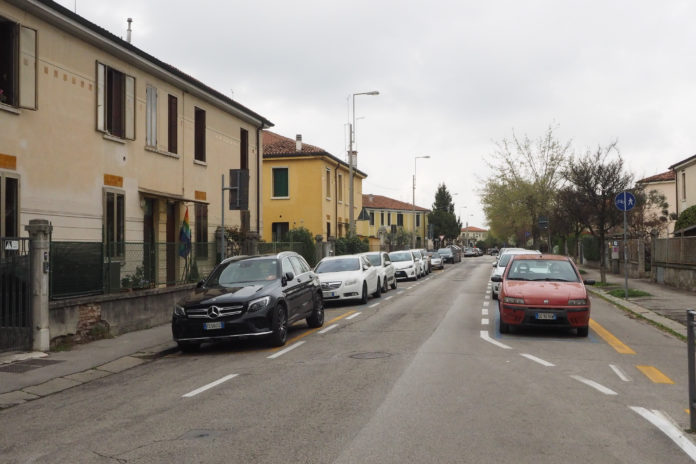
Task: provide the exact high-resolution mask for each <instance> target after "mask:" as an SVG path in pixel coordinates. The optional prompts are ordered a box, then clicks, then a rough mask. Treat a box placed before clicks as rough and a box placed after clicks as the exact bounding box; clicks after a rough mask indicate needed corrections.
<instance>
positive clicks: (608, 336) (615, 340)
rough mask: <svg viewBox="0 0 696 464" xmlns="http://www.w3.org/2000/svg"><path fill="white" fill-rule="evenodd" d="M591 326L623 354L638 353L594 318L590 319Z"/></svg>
mask: <svg viewBox="0 0 696 464" xmlns="http://www.w3.org/2000/svg"><path fill="white" fill-rule="evenodd" d="M590 327H592V330H594V331H595V332H597V335H599V336H600V337H602V338H603V339H604V341H605V342H607V343H608V344H609V345H610V346H611V347H612V348H614V349H615V350H616V351H618V352H619V353H621V354H636V352H635V351H633V350H632V349H631V348H630V347H629V346H627V345H626V344H624V343H623V342H622V341H621V340H619V339H618V338H616V337H615V336H614V335H612V334H611V332H609V331H608V330H607V329H605V328H604V327H602V326H601V325H600V324H599V323H598V322H597V321H595V320H594V319H590Z"/></svg>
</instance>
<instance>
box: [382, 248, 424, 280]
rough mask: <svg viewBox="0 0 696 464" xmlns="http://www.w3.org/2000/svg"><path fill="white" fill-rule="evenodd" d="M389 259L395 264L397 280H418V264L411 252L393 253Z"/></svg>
mask: <svg viewBox="0 0 696 464" xmlns="http://www.w3.org/2000/svg"><path fill="white" fill-rule="evenodd" d="M389 259H391V261H392V263H393V264H394V269H395V270H396V278H397V279H413V280H417V279H418V275H419V274H418V272H419V269H418V264H417V262H416V258H415V257H414V256H413V253H412V252H411V250H401V251H392V252H390V253H389Z"/></svg>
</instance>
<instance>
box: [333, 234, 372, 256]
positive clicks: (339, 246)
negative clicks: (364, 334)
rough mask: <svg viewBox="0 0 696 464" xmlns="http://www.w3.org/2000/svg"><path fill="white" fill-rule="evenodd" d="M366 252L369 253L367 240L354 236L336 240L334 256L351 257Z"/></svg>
mask: <svg viewBox="0 0 696 464" xmlns="http://www.w3.org/2000/svg"><path fill="white" fill-rule="evenodd" d="M366 251H370V245H369V244H368V242H367V239H360V237H358V236H357V235H354V234H351V235H348V236H347V237H341V238H339V239H336V256H339V255H353V254H355V253H364V252H366Z"/></svg>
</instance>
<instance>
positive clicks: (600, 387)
mask: <svg viewBox="0 0 696 464" xmlns="http://www.w3.org/2000/svg"><path fill="white" fill-rule="evenodd" d="M570 377H571V378H573V379H575V380H577V381H578V382H582V383H584V384H585V385H588V386H590V387H592V388H594V389H595V390H597V391H599V392H601V393H604V394H605V395H616V394H617V393H616V392H615V391H614V390H611V389H609V388H607V387H605V386H604V385H601V384H599V383H597V382H595V381H594V380H590V379H586V378H585V377H580V376H579V375H571V376H570Z"/></svg>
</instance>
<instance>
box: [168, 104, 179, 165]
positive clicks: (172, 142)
mask: <svg viewBox="0 0 696 464" xmlns="http://www.w3.org/2000/svg"><path fill="white" fill-rule="evenodd" d="M178 105H179V101H178V100H177V98H176V97H175V96H174V95H169V102H168V105H167V151H168V152H169V153H176V152H177V140H178V132H177V128H178V121H179V108H178Z"/></svg>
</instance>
